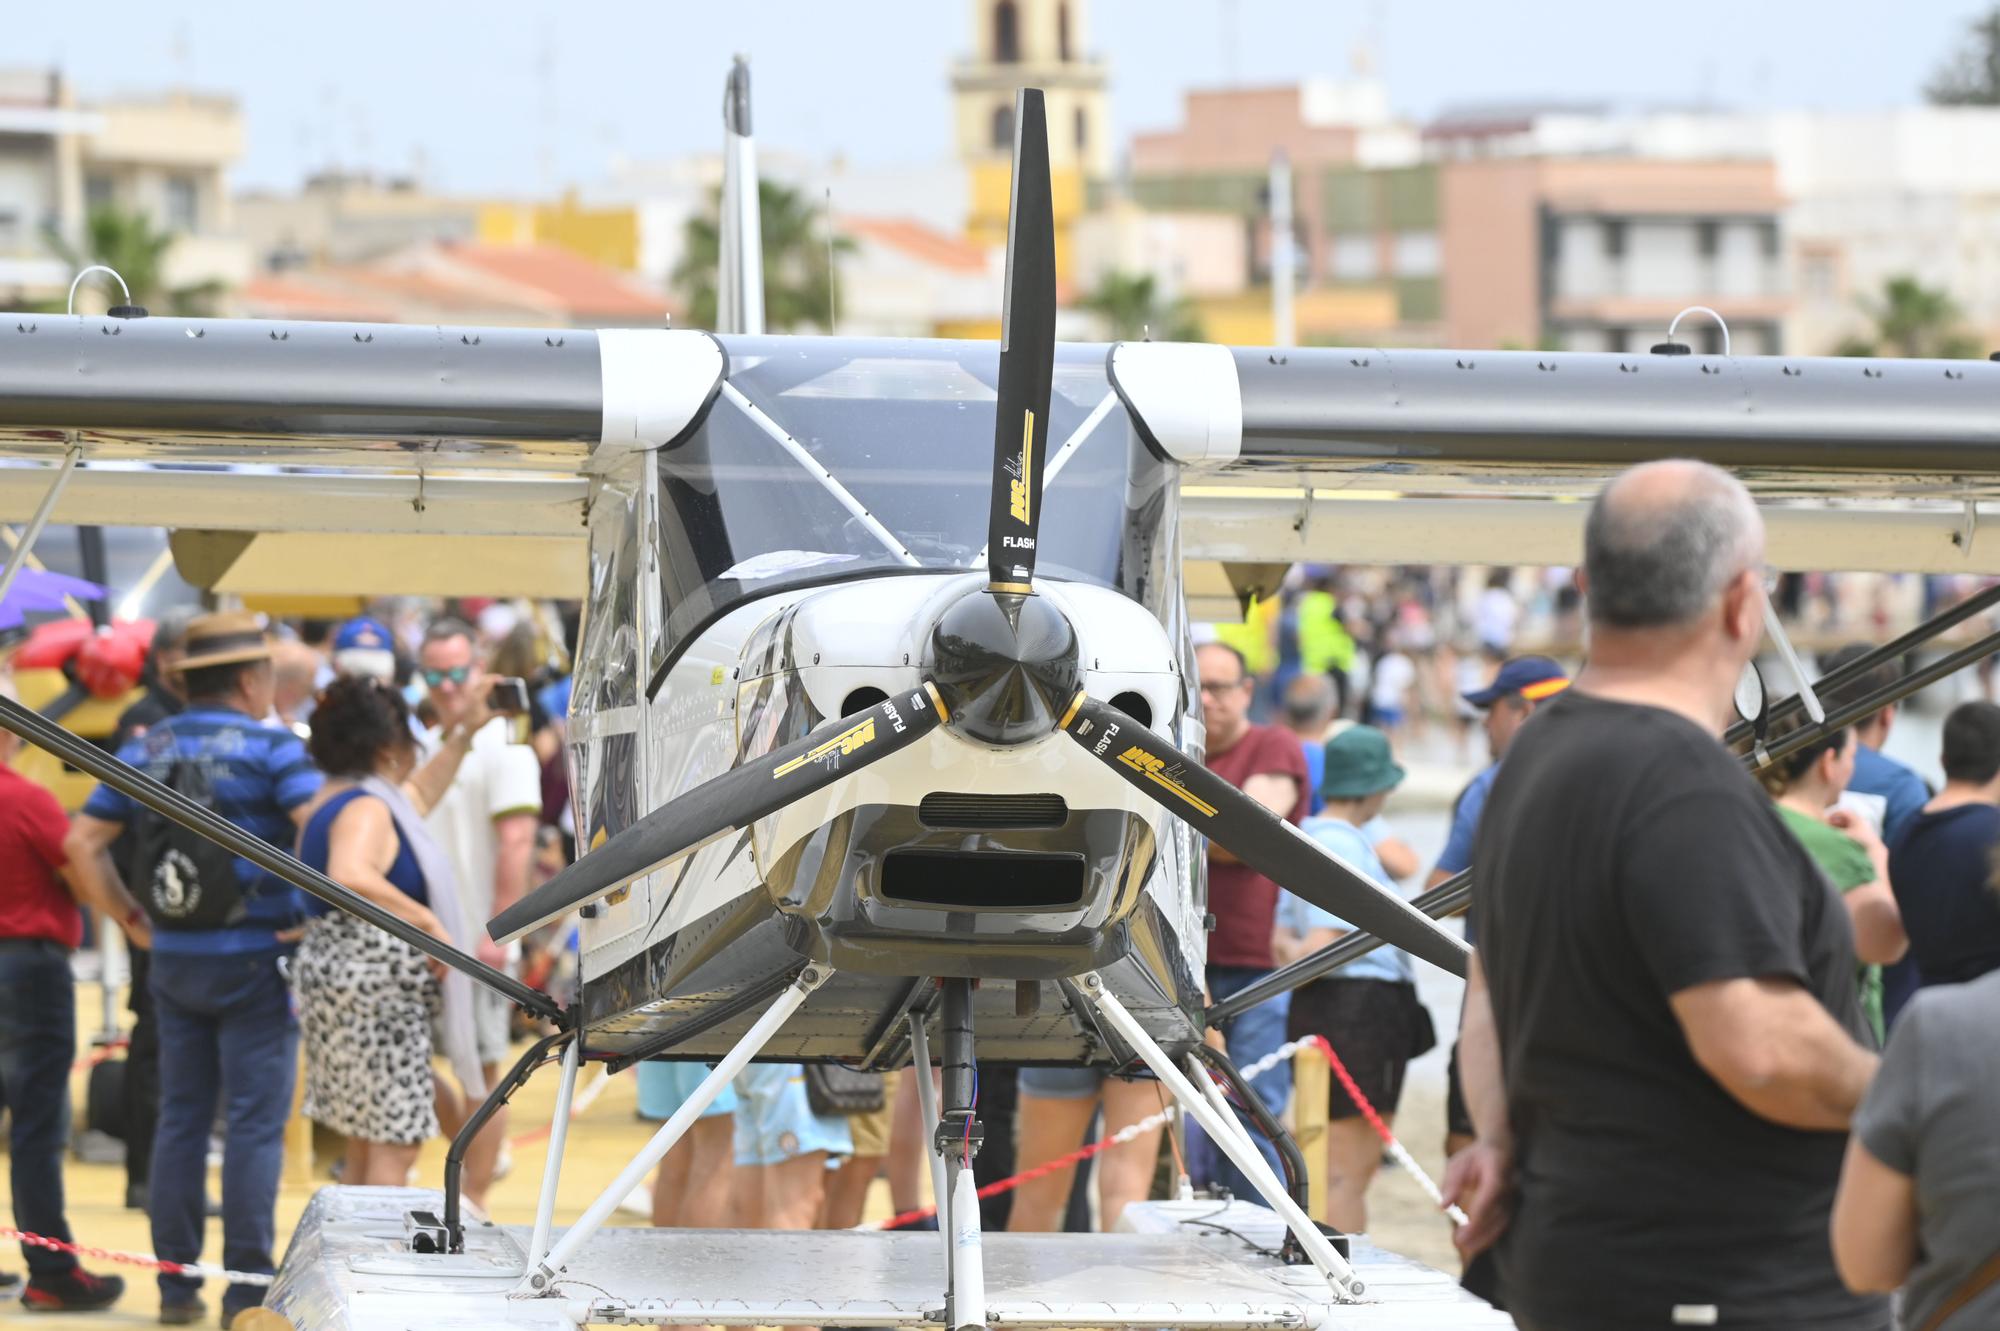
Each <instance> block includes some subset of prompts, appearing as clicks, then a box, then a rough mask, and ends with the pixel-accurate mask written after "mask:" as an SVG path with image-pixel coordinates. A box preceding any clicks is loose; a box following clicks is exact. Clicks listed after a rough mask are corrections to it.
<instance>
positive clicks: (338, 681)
mask: <svg viewBox="0 0 2000 1331" xmlns="http://www.w3.org/2000/svg"><path fill="white" fill-rule="evenodd" d="M481 609H482V614H481V615H480V617H479V619H478V622H477V624H475V623H473V622H468V621H467V620H464V619H460V618H456V617H453V616H450V615H445V616H440V617H437V618H435V619H431V620H428V621H427V622H426V621H422V620H417V619H414V618H411V617H408V616H407V615H406V616H403V617H401V618H400V619H399V620H398V624H397V628H395V629H392V628H391V627H390V626H389V625H388V624H386V623H384V622H381V621H380V620H377V619H374V618H368V617H362V618H357V619H353V620H350V621H348V622H346V623H344V624H338V625H336V624H331V623H314V622H305V623H300V624H294V625H280V626H277V629H276V631H273V628H272V627H271V626H269V625H267V624H266V623H265V622H264V621H263V619H262V618H261V617H259V616H255V615H251V614H247V613H244V612H241V611H218V612H212V613H199V612H197V611H194V610H191V609H189V610H180V609H177V610H173V611H170V612H168V613H166V614H164V615H162V616H161V618H160V619H159V621H158V623H157V625H156V629H155V636H154V642H153V650H152V652H151V655H150V658H149V661H148V667H147V690H146V693H145V695H144V697H143V698H142V699H141V700H140V701H138V702H137V703H135V704H133V705H132V706H131V707H129V708H128V709H127V710H126V712H125V713H124V715H123V716H122V717H121V718H120V721H119V726H118V732H117V734H116V735H115V736H114V737H113V739H112V746H113V748H114V749H115V750H116V752H117V755H118V757H119V758H120V759H121V760H122V761H124V762H126V763H128V764H130V765H131V766H133V767H136V768H139V769H140V770H142V771H144V772H146V773H147V774H149V775H150V776H152V777H154V778H155V779H157V780H159V781H160V782H162V783H164V784H165V785H167V786H168V787H170V788H171V789H173V790H174V791H176V792H177V793H179V794H181V795H183V796H186V797H188V798H190V799H193V800H194V801H196V802H197V803H200V804H202V805H204V806H206V807H207V808H209V809H210V810H211V811H213V812H214V813H216V814H218V815H220V816H221V817H222V818H223V819H224V820H226V821H227V822H229V823H231V824H233V825H234V826H235V827H236V828H237V829H239V830H240V831H241V832H243V833H247V834H248V835H250V836H252V837H255V838H258V839H260V840H262V841H264V842H266V843H269V844H270V845H272V846H275V847H278V848H280V849H283V850H286V851H293V852H295V853H296V854H297V855H298V856H299V858H300V859H302V860H303V861H304V862H305V863H306V864H308V865H309V866H310V867H312V868H314V869H316V870H318V871H320V872H322V873H324V874H325V875H327V876H328V877H330V878H332V879H333V880H334V881H335V882H337V883H339V884H341V885H342V886H344V887H346V888H348V889H350V890H351V891H353V892H356V893H358V894H360V895H361V896H362V897H364V898H366V899H368V900H369V901H371V902H373V903H374V904H376V905H377V906H380V907H382V908H383V909H385V910H386V911H388V912H389V913H390V914H392V915H395V916H397V917H399V918H401V919H403V920H405V921H407V922H408V923H409V924H411V925H413V926H414V927H415V928H416V929H418V930H421V931H422V932H424V933H427V934H430V935H432V936H434V937H436V938H438V939H440V940H443V941H445V942H447V943H449V944H451V945H452V946H454V947H457V948H459V949H461V950H463V951H467V952H475V953H477V954H478V955H480V956H481V957H482V958H483V959H485V960H488V961H489V962H492V963H493V964H497V965H502V966H506V967H510V968H516V969H518V968H519V967H520V965H521V957H520V956H519V953H518V951H516V952H512V953H509V952H502V951H500V950H498V949H495V948H494V947H493V946H492V945H491V944H490V942H487V941H485V938H484V930H483V927H482V926H483V925H484V923H485V921H486V919H488V918H489V917H490V916H491V915H492V914H493V913H494V912H495V911H497V910H499V909H502V908H504V907H505V906H506V905H508V904H509V903H511V902H512V901H514V900H516V899H518V898H519V896H520V895H521V894H522V893H523V892H525V891H526V890H527V888H528V887H529V885H530V878H531V875H532V874H534V873H536V872H538V871H539V872H541V873H543V874H544V875H545V874H547V873H548V872H552V871H553V870H554V869H557V868H560V866H561V864H562V863H563V862H565V858H566V857H565V856H564V855H563V853H562V852H561V850H560V846H561V844H562V843H563V842H564V840H565V839H566V838H569V837H573V829H574V824H573V821H572V820H571V818H570V815H569V811H568V809H567V798H566V782H565V781H564V779H563V777H562V762H561V753H560V749H561V737H560V721H559V720H558V719H557V718H558V717H559V715H560V712H561V698H560V694H561V689H562V680H561V669H560V667H561V665H562V664H563V659H562V654H561V650H560V648H561V642H562V641H563V634H562V631H561V627H560V625H559V624H554V623H552V624H549V625H543V624H539V623H538V622H537V621H536V619H535V618H534V617H533V616H523V615H522V614H520V613H518V612H517V611H516V610H514V609H513V608H512V607H508V606H504V605H502V606H489V607H482V608H481ZM398 629H400V631H401V632H400V635H399V632H398ZM509 670H511V671H514V672H516V673H517V674H518V675H520V676H522V677H523V678H521V679H520V682H519V685H518V687H517V688H515V689H514V690H513V691H511V692H507V693H505V694H504V695H503V693H502V691H501V690H500V689H499V688H498V687H497V686H500V685H510V684H513V683H514V680H513V679H512V678H508V677H505V676H503V675H502V674H501V673H500V672H501V671H509ZM531 690H532V691H531ZM503 697H504V699H505V700H504V701H503ZM11 742H12V741H11V740H9V741H8V743H9V744H10V745H11ZM0 835H4V836H5V837H6V839H7V844H6V845H5V846H4V848H0V865H4V866H5V869H4V870H0V873H4V874H6V875H8V881H7V882H6V884H5V887H4V889H0V986H3V987H4V989H5V995H4V1001H0V1093H4V1101H0V1103H4V1105H5V1107H6V1108H7V1109H8V1111H9V1112H10V1115H11V1119H12V1132H11V1154H12V1182H13V1192H14V1199H15V1216H16V1221H17V1223H18V1224H19V1225H20V1226H21V1227H22V1228H23V1229H25V1230H27V1231H28V1232H30V1233H34V1234H39V1235H43V1236H46V1237H48V1238H51V1239H55V1240H58V1241H62V1242H68V1241H71V1238H72V1236H71V1234H70V1231H69V1229H68V1225H67V1223H66V1221H65V1219H64V1214H63V1212H64V1199H63V1189H62V1184H61V1168H60V1159H61V1153H62V1151H63V1149H64V1147H65V1145H66V1137H67V1125H68V1122H69V1116H70V1107H69V1066H70V1061H71V1059H72V1057H73V1055H74V1045H75V1040H76V1030H75V1006H74V1004H75V999H74V989H73V983H72V981H71V974H70V969H69V964H68V957H69V953H70V951H71V950H72V949H74V948H75V947H76V946H77V945H78V943H79V942H80V941H81V939H82V937H83V933H84V928H85V919H86V913H87V912H88V913H89V914H93V915H95V916H96V918H97V919H99V920H102V921H109V922H111V923H112V924H113V925H114V926H115V927H118V928H122V929H123V930H124V932H125V934H126V936H127V942H128V951H129V955H130V959H131V986H130V1006H131V1007H132V1010H133V1013H134V1017H135V1021H134V1025H133V1028H132V1031H131V1034H130V1037H129V1043H128V1046H127V1054H126V1058H125V1060H124V1067H123V1071H124V1095H123V1105H122V1109H123V1113H122V1114H121V1116H120V1117H121V1119H122V1129H123V1136H124V1142H125V1154H126V1167H127V1171H128V1186H127V1190H126V1204H127V1205H128V1206H130V1207H133V1208H135V1209H141V1210H144V1211H145V1212H146V1213H147V1215H148V1218H149V1221H150V1224H151V1228H152V1241H153V1247H154V1250H155V1252H156V1253H157V1254H158V1255H159V1256H160V1257H161V1258H163V1259H165V1260H167V1261H170V1262H176V1263H191V1262H195V1261H198V1260H199V1259H200V1256H201V1253H202V1250H203V1247H204V1237H205V1234H204V1231H205V1228H206V1224H207V1220H208V1218H209V1216H210V1215H211V1214H212V1213H215V1214H219V1216H220V1219H221V1222H222V1257H223V1261H224V1263H225V1264H226V1265H227V1266H229V1267H230V1268H232V1269H234V1270H239V1271H246V1272H252V1273H256V1272H270V1271H272V1270H273V1269H274V1266H273V1256H274V1251H275V1249H276V1246H277V1235H276V1233H275V1208H276V1199H277V1189H278V1179H279V1174H280V1169H281V1165H282V1161H283V1152H284V1133H285V1125H286V1122H287V1120H288V1119H289V1118H290V1116H291V1113H292V1106H293V1099H294V1089H295V1085H294V1083H295V1077H296V1073H297V1070H298V1069H299V1068H300V1067H301V1066H303V1067H304V1069H305V1086H304V1108H305V1113H306V1114H307V1116H308V1117H310V1118H311V1119H312V1120H314V1122H315V1123H317V1124H319V1125H320V1126H321V1127H322V1128H324V1129H325V1130H328V1131H330V1132H331V1133H333V1134H335V1136H336V1138H337V1139H338V1140H339V1141H341V1142H342V1143H343V1144H344V1145H343V1151H342V1156H341V1159H340V1161H339V1163H338V1165H337V1166H336V1169H337V1172H338V1177H340V1178H342V1179H344V1180H346V1181H348V1182H354V1183H383V1184H398V1185H400V1184H403V1183H405V1182H406V1181H407V1180H408V1177H409V1174H410V1170H411V1166H412V1164H413V1163H414V1161H415V1158H416V1154H417V1151H418V1149H419V1148H420V1147H421V1146H422V1144H423V1143H424V1142H425V1141H427V1140H429V1139H430V1138H432V1137H434V1136H436V1135H438V1133H439V1132H440V1131H444V1132H454V1131H456V1130H457V1129H458V1128H459V1127H460V1126H461V1125H463V1124H464V1123H465V1121H466V1120H467V1118H468V1117H469V1116H470V1114H471V1112H472V1110H473V1109H475V1108H476V1107H477V1106H478V1104H479V1103H480V1101H482V1100H483V1099H484V1098H485V1096H486V1092H487V1087H488V1086H489V1085H491V1084H492V1083H493V1082H494V1080H495V1078H496V1077H497V1075H498V1065H499V1064H500V1062H501V1061H502V1060H503V1059H504V1058H505V1057H506V1056H507V1051H508V1047H509V1045H510V1044H511V1043H512V1042H513V1039H514V1031H513V1030H512V1029H511V1022H512V1018H513V1013H512V1010H511V1008H510V1006H509V1005H507V1004H506V1003H504V1002H496V1001H494V998H493V996H492V995H491V994H488V993H485V992H484V991H476V990H474V989H473V988H472V986H471V985H470V983H469V982H468V981H466V980H465V978H464V977H463V976H462V975H460V974H459V973H458V972H455V971H452V972H447V971H446V969H445V968H444V967H443V966H441V965H440V964H438V963H435V962H432V961H431V960H430V959H428V958H427V957H425V956H424V954H423V953H422V952H420V951H419V950H418V949H417V948H415V947H414V946H412V945H411V944H409V943H407V942H404V941H401V940H399V939H397V938H394V937H391V936H390V935H388V934H386V933H384V932H381V931H379V930H377V929H375V928H373V927H371V926H368V925H365V924H362V923H360V922H359V921H358V920H356V919H354V918H353V917H351V916H349V915H347V914H344V913H342V912H339V911H333V910H329V909H328V908H327V907H326V906H324V905H323V904H322V903H320V902H319V901H318V900H317V899H315V898H310V897H307V896H306V895H305V894H303V893H301V892H299V891H297V890H296V889H295V888H293V887H291V886H290V885H289V884H287V883H285V882H284V881H283V880H282V879H280V878H278V877H277V876H276V875H274V874H272V873H270V872H269V871H267V870H265V869H263V868H261V867H260V866H258V865H257V864H255V863H254V862H252V861H251V860H249V859H245V858H241V857H239V856H237V855H235V854H233V853H231V852H230V851H229V850H227V849H224V848H222V847H220V846H218V845H216V844H215V843H213V842H211V841H209V840H207V839H206V838H203V837H201V836H199V835H197V834H194V833H192V832H189V831H187V830H185V829H183V828H181V827H179V826H178V825H176V824H174V823H172V822H169V821H168V820H166V819H164V818H161V817H160V816H159V815H157V814H155V813H153V812H152V811H150V810H148V809H146V808H144V807H142V806H141V805H139V804H138V803H137V802H135V801H134V800H132V799H131V798H130V797H129V796H128V795H126V794H124V793H121V792H120V791H119V790H116V789H114V788H112V787H111V786H108V785H100V786H98V787H96V788H95V789H94V790H93V791H92V792H91V794H90V796H89V797H88V799H87V800H86V801H85V802H84V804H83V806H82V808H81V809H79V810H77V811H76V812H75V814H74V815H73V816H69V817H65V816H64V814H63V812H62V810H61V809H60V808H59V806H58V805H57V804H56V802H55V800H54V797H53V796H52V795H50V794H49V792H47V791H46V790H43V789H42V788H40V787H38V786H35V785H33V784H32V783H30V782H27V781H25V780H23V779H22V778H20V777H19V776H18V775H16V774H14V773H13V772H11V771H7V772H6V774H5V776H4V777H0ZM538 848H540V849H542V850H544V851H553V852H554V853H552V854H545V855H543V856H542V857H540V858H539V859H538V857H537V850H538ZM538 866H539V869H538ZM301 1040H303V1046H304V1054H305V1057H304V1058H303V1060H301V1058H300V1042H301ZM434 1055H435V1056H436V1062H437V1063H439V1064H441V1065H443V1066H444V1067H447V1068H448V1069H449V1073H450V1075H449V1076H445V1075H439V1074H436V1073H434V1072H433V1064H434ZM218 1134H219V1136H220V1139H221V1145H220V1150H221V1155H222V1169H221V1197H220V1200H219V1204H216V1203H211V1202H210V1200H209V1198H208V1182H207V1180H208V1172H209V1171H208V1164H209V1159H210V1155H211V1149H212V1140H213V1138H214V1137H215V1136H216V1135H218ZM505 1134H506V1128H505V1123H504V1115H500V1116H496V1117H495V1118H494V1119H493V1120H492V1121H490V1122H489V1123H488V1124H487V1125H486V1126H485V1127H484V1128H483V1129H482V1130H481V1131H480V1133H479V1134H478V1135H477V1137H476V1138H475V1139H474V1141H473V1144H472V1148H471V1149H470V1151H469V1152H468V1154H467V1158H466V1168H465V1176H464V1178H465V1194H466V1197H467V1199H468V1200H469V1201H470V1202H471V1203H473V1204H474V1205H475V1206H477V1205H478V1204H480V1203H481V1202H482V1201H483V1200H484V1198H485V1196H486V1190H487V1189H488V1188H489V1187H490V1186H491V1184H492V1181H493V1179H494V1177H495V1175H496V1173H497V1172H498V1170H499V1169H500V1167H501V1162H500V1158H499V1157H500V1152H501V1148H502V1144H503V1143H504V1141H505ZM23 1250H24V1254H25V1256H26V1258H27V1262H28V1277H27V1280H26V1282H25V1287H24V1288H23V1289H22V1290H21V1298H22V1301H23V1302H24V1303H25V1304H26V1305H27V1306H28V1307H29V1308H31V1309H36V1310H43V1311H65V1310H88V1309H94V1308H101V1307H105V1306H108V1305H109V1304H111V1303H112V1302H114V1301H116V1299H117V1298H118V1297H119V1296H120V1295H121V1293H122V1292H123V1282H122V1281H121V1280H120V1279H119V1278H118V1277H116V1276H110V1275H103V1274H98V1273H93V1272H90V1271H87V1270H85V1269H83V1268H82V1267H81V1266H80V1265H79V1263H78V1262H77V1260H76V1258H75V1257H73V1256H71V1255H69V1254H67V1253H64V1252H61V1251H57V1250H53V1249H49V1248H46V1247H42V1246H28V1245H24V1249H23ZM159 1284H160V1320H161V1321H162V1322H163V1323H165V1324H167V1325H186V1324H192V1323H195V1322H198V1321H200V1320H202V1319H203V1318H204V1317H205V1316H206V1314H207V1308H206V1306H205V1304H204V1302H203V1300H202V1298H201V1294H200V1291H201V1287H202V1281H201V1280H199V1279H198V1278H195V1277H192V1276H187V1275H182V1274H178V1273H171V1272H163V1273H162V1274H161V1275H160V1276H159ZM260 1296H261V1291H260V1290H259V1289H258V1288H257V1287H256V1286H254V1285H248V1284H241V1283H232V1284H230V1285H229V1287H228V1288H227V1290H226V1291H225V1293H224V1295H223V1299H222V1306H221V1310H220V1311H221V1317H222V1322H223V1324H224V1325H227V1324H229V1322H230V1321H231V1319H232V1318H233V1317H234V1316H235V1315H236V1314H237V1313H240V1312H241V1311H243V1310H244V1309H245V1308H248V1307H251V1306H254V1305H256V1304H257V1303H258V1302H259V1299H260Z"/></svg>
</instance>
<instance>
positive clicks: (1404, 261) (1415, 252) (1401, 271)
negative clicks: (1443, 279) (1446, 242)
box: [1389, 231, 1442, 277]
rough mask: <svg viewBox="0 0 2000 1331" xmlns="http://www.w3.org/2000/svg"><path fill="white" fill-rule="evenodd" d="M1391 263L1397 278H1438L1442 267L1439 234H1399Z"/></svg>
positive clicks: (1415, 232)
mask: <svg viewBox="0 0 2000 1331" xmlns="http://www.w3.org/2000/svg"><path fill="white" fill-rule="evenodd" d="M1389 262H1390V264H1391V265H1392V267H1393V269H1394V271H1395V274H1396V276H1397V277H1436V276H1437V275H1438V269H1439V268H1440V267H1441V266H1442V261H1441V259H1440V257H1439V249H1438V237H1437V232H1435V231H1403V232H1398V233H1397V235H1396V240H1395V243H1394V245H1393V246H1392V247H1391V249H1390V256H1389Z"/></svg>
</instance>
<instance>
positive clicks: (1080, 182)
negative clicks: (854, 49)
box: [951, 0, 1111, 278]
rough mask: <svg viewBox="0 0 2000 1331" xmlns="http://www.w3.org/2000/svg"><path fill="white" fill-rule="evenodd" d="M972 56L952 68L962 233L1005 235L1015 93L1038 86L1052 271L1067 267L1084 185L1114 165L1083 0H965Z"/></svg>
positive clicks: (1001, 240)
mask: <svg viewBox="0 0 2000 1331" xmlns="http://www.w3.org/2000/svg"><path fill="white" fill-rule="evenodd" d="M971 9H972V52H973V53H972V55H971V57H970V58H968V59H964V60H960V61H959V62H958V63H957V65H956V66H954V67H953V69H952V75H951V89H952V104H953V111H954V114H955V116H956V118H957V139H958V157H959V160H960V161H961V162H963V163H964V164H965V166H966V170H967V173H968V175H969V176H970V179H971V188H972V198H971V208H970V210H969V211H968V214H967V217H966V231H967V234H968V235H970V236H971V238H972V239H973V240H976V241H978V242H980V243H981V244H987V245H1004V244H1005V243H1006V241H1007V196H1008V185H1009V175H1008V173H1009V165H1008V163H1009V155H1010V153H1011V152H1012V150H1013V146H1014V93H1015V91H1016V90H1017V89H1020V88H1024V87H1035V88H1041V89H1044V90H1045V92H1046V94H1047V106H1048V115H1049V165H1050V168H1051V174H1052V180H1051V183H1052V185H1053V186H1054V191H1055V224H1056V271H1057V274H1058V276H1059V277H1062V278H1067V276H1068V272H1069V229H1070V224H1071V223H1072V222H1074V221H1075V220H1076V218H1077V217H1078V216H1079V215H1080V214H1081V213H1082V212H1083V210H1084V207H1085V203H1086V197H1085V196H1086V193H1087V188H1088V184H1089V182H1091V181H1094V180H1102V179H1104V178H1105V177H1106V176H1108V175H1109V174H1110V172H1111V135H1110V126H1109V123H1108V117H1107V114H1106V112H1107V110H1108V98H1107V95H1106V85H1107V82H1108V71H1107V69H1106V67H1105V64H1104V62H1103V61H1102V60H1099V59H1097V58H1095V57H1094V56H1091V55H1088V54H1086V52H1085V31H1086V29H1085V25H1084V20H1085V18H1086V16H1087V14H1088V11H1089V5H1088V0H972V3H971Z"/></svg>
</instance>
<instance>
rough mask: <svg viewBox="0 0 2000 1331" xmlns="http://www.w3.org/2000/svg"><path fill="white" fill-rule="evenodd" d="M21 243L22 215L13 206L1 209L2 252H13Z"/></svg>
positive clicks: (0, 244)
mask: <svg viewBox="0 0 2000 1331" xmlns="http://www.w3.org/2000/svg"><path fill="white" fill-rule="evenodd" d="M20 244H21V215H20V214H19V213H17V212H15V211H14V210H13V209H12V208H6V209H0V254H11V253H13V252H14V251H15V250H16V249H18V248H19V247H20Z"/></svg>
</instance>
